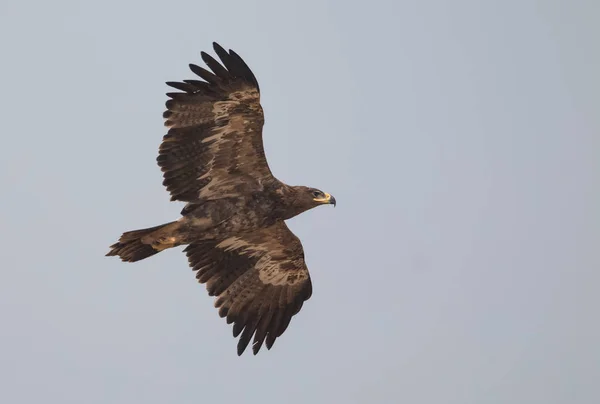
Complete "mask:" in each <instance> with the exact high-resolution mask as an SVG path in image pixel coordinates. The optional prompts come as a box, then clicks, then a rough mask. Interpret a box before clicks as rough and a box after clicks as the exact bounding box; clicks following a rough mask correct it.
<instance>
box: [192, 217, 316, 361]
mask: <svg viewBox="0 0 600 404" xmlns="http://www.w3.org/2000/svg"><path fill="white" fill-rule="evenodd" d="M184 251H185V252H186V254H187V257H188V261H189V263H190V266H191V267H192V268H193V270H194V271H197V273H196V278H197V279H198V281H199V282H200V283H203V284H206V288H207V290H208V293H209V295H210V296H217V299H216V301H215V307H217V308H218V309H219V315H220V316H221V317H226V318H227V323H228V324H231V323H233V336H234V337H237V336H238V335H240V334H241V336H240V339H239V341H238V347H237V349H238V355H241V354H242V353H243V352H244V350H245V349H246V347H247V346H248V343H249V342H250V340H251V339H252V336H253V335H254V342H253V344H252V350H253V352H254V354H255V355H256V354H257V353H258V351H259V350H260V348H261V346H262V345H263V342H264V343H265V345H266V347H267V349H271V347H272V346H273V343H274V342H275V339H276V338H277V337H280V336H281V335H282V334H283V332H284V331H285V330H286V328H287V327H288V325H289V323H290V320H291V318H292V316H294V315H295V314H296V313H298V312H299V311H300V309H301V308H302V305H303V304H304V302H305V301H306V300H308V299H309V298H310V296H311V294H312V284H311V280H310V275H309V273H308V268H307V267H306V263H305V261H304V250H303V248H302V244H301V242H300V240H299V239H298V237H296V236H295V235H294V233H292V232H291V230H290V229H289V228H288V227H287V225H286V224H285V223H284V222H283V221H280V222H277V223H276V224H275V225H273V226H271V227H267V228H262V229H257V230H256V231H254V232H253V233H250V234H243V235H239V236H233V237H230V238H227V239H224V240H219V241H208V242H207V241H202V242H199V243H195V244H190V245H189V246H188V247H187V248H186V249H185V250H184Z"/></svg>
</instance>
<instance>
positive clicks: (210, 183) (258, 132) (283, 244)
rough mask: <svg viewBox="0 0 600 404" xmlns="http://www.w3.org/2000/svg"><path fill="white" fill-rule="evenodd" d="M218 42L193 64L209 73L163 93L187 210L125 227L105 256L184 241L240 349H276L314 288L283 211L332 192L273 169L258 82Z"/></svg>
mask: <svg viewBox="0 0 600 404" xmlns="http://www.w3.org/2000/svg"><path fill="white" fill-rule="evenodd" d="M213 46H214V50H215V52H216V53H217V55H218V57H219V59H220V61H221V63H219V62H217V61H216V59H214V58H213V57H212V56H210V55H208V54H207V53H204V52H202V53H201V55H202V59H203V60H204V62H205V63H206V64H207V66H208V67H209V68H210V69H211V71H208V70H206V69H204V68H202V67H200V66H196V65H190V69H191V70H192V71H193V72H194V73H196V75H198V76H199V77H200V78H201V79H203V81H201V80H196V79H194V80H184V81H183V82H167V84H168V85H169V86H171V87H173V88H176V89H178V90H181V92H176V93H167V95H168V97H169V100H168V101H167V103H166V107H167V109H166V111H165V112H164V114H163V117H164V119H165V126H167V127H168V128H169V130H168V133H167V134H166V135H165V136H164V137H163V141H162V143H161V145H160V147H159V155H158V157H157V162H158V165H159V167H160V168H161V170H162V171H163V185H165V187H166V188H167V190H168V191H169V193H170V194H171V200H173V201H182V202H186V206H185V207H184V208H183V210H182V212H181V218H180V219H178V220H176V221H174V222H170V223H166V224H163V225H160V226H155V227H151V228H147V229H141V230H134V231H129V232H125V233H123V235H122V236H121V237H120V239H119V241H118V242H117V243H115V244H113V245H112V246H111V247H110V251H109V252H108V253H107V255H108V256H118V257H119V258H121V260H123V261H126V262H135V261H140V260H143V259H145V258H148V257H150V256H152V255H155V254H157V253H159V252H160V251H163V250H165V249H168V248H172V247H176V246H179V245H186V246H187V247H186V248H185V249H184V252H185V253H186V255H187V258H188V262H189V264H190V266H191V267H192V269H193V270H194V271H196V278H197V280H198V281H199V282H200V283H202V284H205V285H206V288H207V291H208V293H209V295H211V296H216V301H215V307H217V308H218V309H219V315H220V316H221V317H225V318H226V320H227V322H228V323H233V334H234V337H238V336H239V342H238V355H241V354H242V353H243V352H244V350H245V349H246V347H247V346H248V344H249V343H250V341H251V339H252V338H254V341H253V344H252V350H253V352H254V354H256V353H258V352H259V350H260V348H261V346H262V345H263V344H265V345H266V347H267V348H268V349H271V347H272V346H273V344H274V342H275V340H276V339H277V338H278V337H280V336H281V335H282V334H283V332H284V331H285V330H286V328H287V326H288V325H289V322H290V320H291V318H292V317H293V316H294V315H295V314H296V313H298V312H299V311H300V309H301V307H302V305H303V303H304V302H305V301H306V300H308V299H309V298H310V296H311V294H312V284H311V280H310V276H309V273H308V269H307V267H306V262H305V260H304V251H303V248H302V244H301V242H300V240H299V239H298V238H297V237H296V236H295V235H294V234H293V233H292V232H291V231H290V229H289V228H288V227H287V225H286V224H285V220H287V219H290V218H292V217H294V216H297V215H299V214H300V213H302V212H304V211H306V210H308V209H312V208H314V207H316V206H320V205H326V204H333V205H335V203H336V201H335V198H333V196H331V195H330V194H328V193H325V192H322V191H320V190H318V189H315V188H309V187H305V186H290V185H287V184H284V183H283V182H281V181H279V180H277V179H276V178H275V177H274V176H273V175H272V173H271V171H270V169H269V167H268V164H267V161H266V157H265V153H264V148H263V143H262V127H263V124H264V115H263V109H262V107H261V105H260V90H259V86H258V82H257V80H256V78H255V76H254V74H253V73H252V71H251V70H250V69H249V67H248V66H247V65H246V63H245V62H244V61H243V60H242V58H241V57H239V55H237V54H236V53H235V52H233V51H231V50H229V52H227V51H225V50H224V49H223V48H222V47H221V46H220V45H218V44H216V43H214V44H213Z"/></svg>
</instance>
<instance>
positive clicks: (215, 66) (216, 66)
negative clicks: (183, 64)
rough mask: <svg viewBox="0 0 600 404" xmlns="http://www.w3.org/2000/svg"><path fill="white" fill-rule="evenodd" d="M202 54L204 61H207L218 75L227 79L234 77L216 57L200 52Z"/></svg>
mask: <svg viewBox="0 0 600 404" xmlns="http://www.w3.org/2000/svg"><path fill="white" fill-rule="evenodd" d="M200 55H201V56H202V60H204V63H206V65H207V66H208V67H209V68H210V70H212V71H213V72H214V73H215V74H216V75H217V76H218V77H220V78H222V79H225V80H230V79H231V78H232V77H231V74H229V72H228V71H227V69H225V68H224V67H223V66H222V65H221V63H219V62H217V61H216V60H215V58H213V57H212V56H210V55H209V54H208V53H206V52H200Z"/></svg>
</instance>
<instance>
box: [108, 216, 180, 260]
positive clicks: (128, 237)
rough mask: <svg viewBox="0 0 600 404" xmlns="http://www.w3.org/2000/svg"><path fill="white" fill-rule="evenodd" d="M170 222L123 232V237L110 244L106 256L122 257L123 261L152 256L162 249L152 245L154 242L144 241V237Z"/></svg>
mask: <svg viewBox="0 0 600 404" xmlns="http://www.w3.org/2000/svg"><path fill="white" fill-rule="evenodd" d="M170 224H171V223H166V224H162V225H160V226H155V227H150V228H148V229H141V230H133V231H128V232H126V233H123V235H122V236H121V238H119V241H118V242H117V243H115V244H113V245H111V246H110V251H109V252H108V253H107V254H106V256H107V257H110V256H118V257H119V258H121V261H125V262H135V261H140V260H143V259H144V258H148V257H151V256H153V255H154V254H156V253H159V252H160V251H161V249H155V248H154V247H152V244H147V243H144V242H143V241H142V240H143V239H144V237H146V236H148V235H150V234H151V233H154V232H155V231H157V230H160V229H162V228H164V227H165V226H168V225H170Z"/></svg>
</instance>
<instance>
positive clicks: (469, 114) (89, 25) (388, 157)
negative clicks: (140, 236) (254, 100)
mask: <svg viewBox="0 0 600 404" xmlns="http://www.w3.org/2000/svg"><path fill="white" fill-rule="evenodd" d="M598 21H600V3H599V2H598V1H595V0H589V1H583V0H582V1H566V0H563V1H557V0H545V1H542V0H539V1H533V0H518V1H517V0H513V1H508V0H502V1H500V0H498V1H475V0H472V1H466V0H456V1H452V2H451V1H442V0H437V1H375V0H371V1H306V0H303V1H297V2H283V1H262V2H250V1H244V2H242V1H235V2H218V1H211V2H208V1H198V0H195V1H168V2H165V1H162V2H158V1H141V0H138V1H129V2H122V1H115V0H105V1H102V2H77V1H64V0H57V1H39V0H38V1H32V2H26V1H16V0H3V1H1V2H0V49H2V56H1V61H2V63H1V64H0V73H1V74H0V91H1V94H2V96H1V97H0V111H1V112H0V114H1V116H2V122H3V124H2V131H1V138H2V157H1V159H0V189H2V198H1V202H0V203H1V206H2V209H1V211H0V245H1V247H0V252H1V256H2V272H1V274H2V281H1V282H0V402H2V403H11V404H12V403H36V404H37V403H61V404H65V403H77V404H79V403H86V404H87V403H90V404H95V403H123V404H131V403H144V404H152V403H178V404H179V403H185V404H187V403H234V402H235V403H324V404H325V403H327V404H329V403H411V404H413V403H414V404H420V403H432V404H488V403H490V404H506V403H524V404H535V403H540V404H554V403H565V404H579V403H582V404H583V403H586V404H587V403H590V404H592V403H598V402H600V387H599V385H598V375H599V374H600V347H599V343H598V341H599V340H600V324H599V321H598V318H599V317H598V307H600V294H599V292H598V291H599V288H600V272H599V269H600V248H599V245H600V210H599V208H598V207H599V206H600V114H599V113H598V111H600V79H599V78H598V77H599V76H598V72H600V47H599V46H598V38H600V28H598V27H599V26H600V25H599V24H598ZM215 40H216V41H219V42H220V43H221V44H222V45H223V46H225V47H227V48H232V49H234V50H235V51H236V52H238V53H239V54H240V55H242V57H243V58H244V59H245V60H246V62H247V63H248V64H249V65H250V67H251V68H252V70H253V71H254V73H255V74H256V76H257V78H258V80H259V83H260V87H261V91H262V103H263V106H264V109H265V114H266V125H265V128H264V139H265V147H266V153H267V157H268V160H269V163H270V165H271V167H272V169H273V171H274V173H275V175H276V176H277V177H278V178H279V179H281V180H282V181H285V182H286V183H289V184H298V185H300V184H301V185H309V186H314V187H318V188H320V189H323V190H325V191H327V192H330V193H331V194H333V195H335V197H336V199H337V201H338V206H337V208H336V209H333V208H331V207H322V208H318V209H315V210H313V211H310V212H307V213H305V214H303V215H301V216H299V217H297V218H294V219H293V220H291V221H289V223H288V224H289V226H290V227H291V228H292V230H293V231H294V232H295V233H296V234H297V235H298V236H299V237H300V238H301V240H302V242H303V245H304V249H305V253H306V260H307V263H308V266H309V269H310V271H311V275H312V279H313V287H314V293H313V296H312V298H311V299H310V300H309V301H308V302H307V303H306V304H305V305H304V307H303V309H302V311H301V312H300V314H298V315H297V316H296V317H294V319H293V320H292V322H291V324H290V327H289V328H288V330H287V331H286V333H285V334H284V335H283V337H281V338H280V339H278V341H277V343H276V344H275V346H274V348H273V349H272V350H271V351H267V350H266V349H263V350H262V351H261V352H260V353H259V355H258V356H256V357H254V356H252V355H249V354H248V353H246V354H244V356H242V357H238V356H237V355H236V340H235V339H234V338H233V337H232V333H231V326H229V325H227V324H226V323H225V321H224V320H222V319H220V318H219V316H218V315H217V312H216V310H215V309H214V307H213V298H211V297H209V296H207V293H206V291H205V289H204V287H203V286H202V285H199V284H197V283H196V281H195V278H194V273H193V272H192V271H191V270H190V268H189V267H188V266H187V260H186V258H185V255H184V254H182V253H181V251H180V250H181V248H178V249H174V250H170V251H166V252H163V253H161V254H159V255H157V256H154V257H152V258H150V259H148V260H144V261H141V262H138V263H136V264H125V263H122V262H120V261H119V260H118V259H115V258H107V257H104V254H105V253H106V252H107V251H108V246H109V245H110V244H112V243H113V242H115V241H116V239H117V238H118V237H119V236H120V234H121V233H122V232H123V231H126V230H132V229H137V228H142V227H149V226H153V225H157V224H161V223H164V222H167V221H171V220H174V219H176V218H177V217H178V215H179V211H180V209H181V207H182V204H180V203H171V202H169V195H168V193H167V192H166V190H165V189H164V188H163V186H162V185H161V182H162V178H161V173H160V170H159V168H158V166H157V165H156V162H155V158H156V155H157V149H158V145H159V143H160V140H161V138H162V136H163V134H164V133H165V129H164V127H163V120H162V116H161V114H162V112H163V110H164V102H165V101H166V97H165V95H164V93H165V92H166V91H168V87H167V86H166V85H165V84H164V82H165V81H169V80H182V79H185V78H192V73H191V72H190V71H189V70H188V68H187V65H188V63H190V62H194V63H200V62H201V59H200V51H201V50H209V51H211V52H212V49H211V44H212V41H215Z"/></svg>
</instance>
